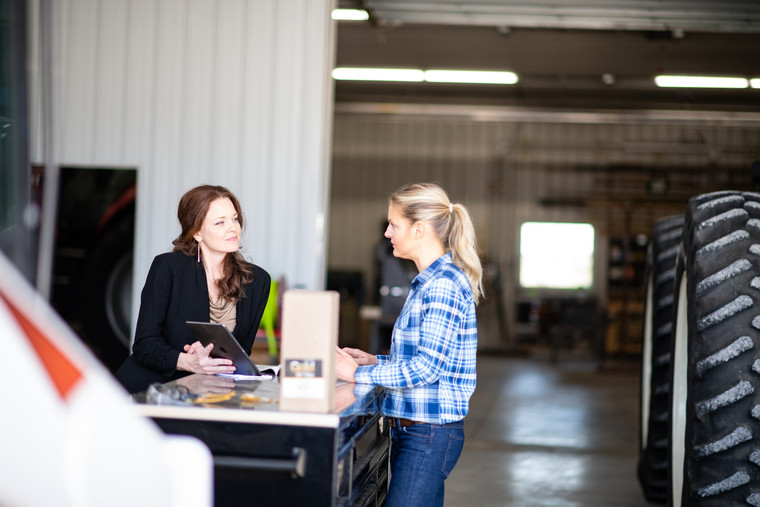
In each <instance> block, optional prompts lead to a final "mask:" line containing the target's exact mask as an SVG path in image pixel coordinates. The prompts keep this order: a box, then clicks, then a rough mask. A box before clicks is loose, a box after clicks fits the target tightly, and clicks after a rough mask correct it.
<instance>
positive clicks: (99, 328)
mask: <svg viewBox="0 0 760 507" xmlns="http://www.w3.org/2000/svg"><path fill="white" fill-rule="evenodd" d="M133 235H134V214H133V213H128V212H125V213H124V214H122V215H121V216H119V217H117V218H115V219H114V220H113V222H112V223H111V224H110V225H109V227H108V228H107V229H105V230H104V231H103V233H102V235H101V236H100V237H99V241H98V242H97V245H96V247H95V248H94V249H93V250H92V251H91V252H89V253H88V262H87V265H86V267H85V272H84V276H83V280H84V283H83V287H82V300H83V301H85V302H86V304H85V305H83V312H84V314H83V315H82V319H81V320H82V328H83V329H82V338H83V339H84V341H85V343H87V345H88V346H89V347H90V349H91V350H92V351H93V352H94V353H95V355H96V356H98V358H99V359H100V360H101V361H102V362H103V364H104V365H105V366H106V367H107V368H108V369H109V370H110V371H112V372H115V371H116V370H117V369H118V367H119V366H120V365H121V364H122V363H123V362H124V360H125V359H126V358H127V356H128V355H129V336H130V318H131V312H132V259H133V246H132V245H133V243H134V241H133V239H132V238H133Z"/></svg>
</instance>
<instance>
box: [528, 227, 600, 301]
mask: <svg viewBox="0 0 760 507" xmlns="http://www.w3.org/2000/svg"><path fill="white" fill-rule="evenodd" d="M593 281H594V226H593V225H591V224H573V223H551V222H525V223H524V224H522V226H521V227H520V285H521V286H523V287H526V288H546V289H588V288H590V287H591V284H592V283H593Z"/></svg>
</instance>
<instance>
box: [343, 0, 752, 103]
mask: <svg viewBox="0 0 760 507" xmlns="http://www.w3.org/2000/svg"><path fill="white" fill-rule="evenodd" d="M339 6H340V7H353V8H356V7H358V8H364V9H366V10H368V11H369V12H370V20H369V21H364V22H339V23H338V32H337V55H336V66H348V67H394V68H398V67H400V68H421V69H431V68H437V69H446V68H449V69H473V70H510V71H513V72H516V73H517V74H518V76H519V78H520V80H519V82H518V83H517V84H515V85H450V84H432V83H377V82H348V81H338V82H336V89H335V93H336V102H337V103H338V104H341V103H351V102H371V103H377V102H380V103H388V102H392V103H407V104H448V105H451V104H461V105H468V104H477V105H501V106H525V107H531V108H551V109H555V110H556V109H568V110H584V111H588V110H605V109H614V110H619V109H646V110H652V109H654V110H656V109H666V110H686V111H707V110H709V111H730V112H743V113H746V112H760V89H754V90H753V89H746V90H730V91H722V90H714V89H701V90H700V89H665V88H657V87H656V86H655V85H654V82H653V77H654V76H655V75H657V74H663V73H664V74H702V75H730V76H743V77H749V78H752V77H758V78H760V0H574V1H571V0H458V1H454V0H437V1H434V0H419V1H415V0H340V1H339Z"/></svg>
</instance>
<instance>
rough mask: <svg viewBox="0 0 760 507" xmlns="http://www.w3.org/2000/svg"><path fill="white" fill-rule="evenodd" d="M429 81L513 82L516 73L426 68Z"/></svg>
mask: <svg viewBox="0 0 760 507" xmlns="http://www.w3.org/2000/svg"><path fill="white" fill-rule="evenodd" d="M425 81H428V82H430V83H471V84H515V83H516V82H517V74H515V73H514V72H501V71H489V70H426V71H425Z"/></svg>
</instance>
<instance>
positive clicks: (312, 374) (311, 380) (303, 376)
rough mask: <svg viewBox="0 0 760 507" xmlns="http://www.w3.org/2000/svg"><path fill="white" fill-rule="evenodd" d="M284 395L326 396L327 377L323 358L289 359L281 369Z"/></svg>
mask: <svg viewBox="0 0 760 507" xmlns="http://www.w3.org/2000/svg"><path fill="white" fill-rule="evenodd" d="M280 387H281V388H282V396H284V397H287V398H306V399H318V398H322V397H324V393H325V379H324V377H323V376H322V360H321V359H288V360H286V361H285V368H284V373H283V372H282V371H280Z"/></svg>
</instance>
